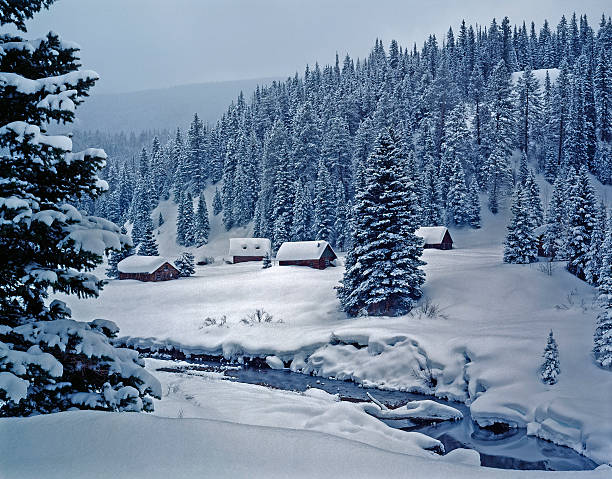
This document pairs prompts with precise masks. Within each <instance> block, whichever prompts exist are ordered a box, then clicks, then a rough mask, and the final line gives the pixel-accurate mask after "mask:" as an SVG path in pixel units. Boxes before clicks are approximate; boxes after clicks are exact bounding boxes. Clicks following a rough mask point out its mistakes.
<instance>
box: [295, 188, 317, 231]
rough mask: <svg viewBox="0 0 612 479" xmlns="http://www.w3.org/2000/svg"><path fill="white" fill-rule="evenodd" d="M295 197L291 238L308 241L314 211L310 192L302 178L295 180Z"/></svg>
mask: <svg viewBox="0 0 612 479" xmlns="http://www.w3.org/2000/svg"><path fill="white" fill-rule="evenodd" d="M293 197H294V202H293V214H292V224H291V238H292V240H293V241H306V240H309V239H311V231H312V226H311V222H312V215H313V211H312V200H311V199H310V193H308V191H307V189H306V188H305V187H304V186H303V185H302V181H301V180H296V181H295V184H294V192H293Z"/></svg>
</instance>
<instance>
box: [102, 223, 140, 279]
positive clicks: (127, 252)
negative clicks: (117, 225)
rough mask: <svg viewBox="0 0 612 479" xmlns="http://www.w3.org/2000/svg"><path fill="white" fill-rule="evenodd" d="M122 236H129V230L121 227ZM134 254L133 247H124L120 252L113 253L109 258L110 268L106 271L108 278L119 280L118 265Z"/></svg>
mask: <svg viewBox="0 0 612 479" xmlns="http://www.w3.org/2000/svg"><path fill="white" fill-rule="evenodd" d="M121 234H122V235H125V236H127V230H126V229H125V226H122V227H121ZM133 254H134V249H133V248H132V247H131V246H127V245H126V247H124V248H123V249H122V250H120V251H113V252H111V254H110V256H109V258H108V268H107V269H106V276H108V277H109V278H113V279H117V278H119V270H118V269H117V265H118V264H119V263H120V262H121V261H123V260H124V259H125V258H127V257H128V256H132V255H133Z"/></svg>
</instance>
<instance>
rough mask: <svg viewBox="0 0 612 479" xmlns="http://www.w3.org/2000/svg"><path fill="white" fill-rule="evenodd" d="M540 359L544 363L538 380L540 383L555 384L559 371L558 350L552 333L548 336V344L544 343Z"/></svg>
mask: <svg viewBox="0 0 612 479" xmlns="http://www.w3.org/2000/svg"><path fill="white" fill-rule="evenodd" d="M542 357H543V358H544V363H543V364H542V367H541V368H540V378H541V379H542V382H543V383H546V384H556V383H557V376H559V373H560V372H561V369H560V368H559V348H558V346H557V342H556V341H555V338H554V337H553V332H552V331H551V332H550V333H549V335H548V342H547V343H546V348H545V349H544V354H543V356H542Z"/></svg>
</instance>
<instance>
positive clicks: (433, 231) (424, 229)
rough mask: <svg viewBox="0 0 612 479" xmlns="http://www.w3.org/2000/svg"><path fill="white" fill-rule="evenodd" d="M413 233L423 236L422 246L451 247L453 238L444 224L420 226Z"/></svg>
mask: <svg viewBox="0 0 612 479" xmlns="http://www.w3.org/2000/svg"><path fill="white" fill-rule="evenodd" d="M414 234H415V235H417V236H418V237H419V238H423V248H436V249H453V238H451V235H450V233H449V231H448V228H447V227H446V226H421V227H420V228H419V229H418V230H416V231H415V233H414Z"/></svg>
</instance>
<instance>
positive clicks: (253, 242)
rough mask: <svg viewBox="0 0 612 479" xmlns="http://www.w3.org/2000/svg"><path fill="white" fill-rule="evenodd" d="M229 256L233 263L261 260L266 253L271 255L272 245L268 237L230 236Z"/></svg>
mask: <svg viewBox="0 0 612 479" xmlns="http://www.w3.org/2000/svg"><path fill="white" fill-rule="evenodd" d="M229 241H230V246H229V256H230V257H231V258H232V262H233V263H244V262H246V261H261V260H263V258H264V256H265V255H266V254H268V255H270V251H271V249H272V248H271V246H270V240H269V239H268V238H230V240H229Z"/></svg>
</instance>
